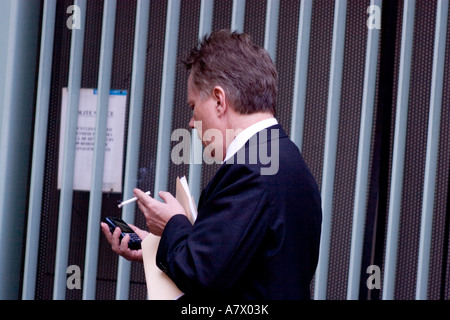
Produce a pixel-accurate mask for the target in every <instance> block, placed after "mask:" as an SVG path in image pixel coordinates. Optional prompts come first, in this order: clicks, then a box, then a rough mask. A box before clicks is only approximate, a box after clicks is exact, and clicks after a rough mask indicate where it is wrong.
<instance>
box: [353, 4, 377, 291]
mask: <svg viewBox="0 0 450 320" xmlns="http://www.w3.org/2000/svg"><path fill="white" fill-rule="evenodd" d="M370 4H371V6H376V8H378V9H379V10H381V5H382V1H381V0H372V1H371V3H370ZM369 8H370V7H369ZM368 13H369V14H370V11H369V12H368ZM379 37H380V30H378V29H369V30H368V31H367V48H366V65H365V72H364V88H363V100H362V108H361V124H360V129H359V130H360V132H359V146H358V165H357V169H356V185H355V203H354V206H353V225H352V241H351V248H350V264H349V275H348V287H347V299H352V300H356V299H358V296H359V281H360V274H361V259H362V244H363V240H364V239H363V237H364V221H365V217H366V197H367V188H368V175H369V160H370V144H371V141H372V125H373V108H374V102H375V85H376V76H377V62H378V42H379Z"/></svg>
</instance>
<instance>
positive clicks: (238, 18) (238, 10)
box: [231, 0, 245, 32]
mask: <svg viewBox="0 0 450 320" xmlns="http://www.w3.org/2000/svg"><path fill="white" fill-rule="evenodd" d="M244 20H245V0H233V11H232V13H231V31H237V32H244Z"/></svg>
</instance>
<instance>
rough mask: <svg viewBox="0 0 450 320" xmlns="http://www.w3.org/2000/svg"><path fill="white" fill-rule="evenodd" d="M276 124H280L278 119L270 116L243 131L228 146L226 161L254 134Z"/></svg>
mask: <svg viewBox="0 0 450 320" xmlns="http://www.w3.org/2000/svg"><path fill="white" fill-rule="evenodd" d="M276 124H278V121H277V119H275V118H269V119H265V120H262V121H259V122H257V123H254V124H252V125H251V126H249V127H248V128H246V129H245V130H243V131H241V132H240V133H239V134H238V135H237V136H236V137H235V138H234V140H233V141H232V142H231V143H230V145H229V146H228V148H227V154H226V155H225V160H224V161H227V160H228V159H230V158H231V157H232V156H233V155H234V154H235V153H236V152H238V150H239V149H241V148H242V147H243V146H244V145H245V144H246V143H247V141H248V140H250V138H251V137H252V136H253V135H255V134H257V133H258V132H259V131H261V130H264V129H266V128H269V127H271V126H273V125H276Z"/></svg>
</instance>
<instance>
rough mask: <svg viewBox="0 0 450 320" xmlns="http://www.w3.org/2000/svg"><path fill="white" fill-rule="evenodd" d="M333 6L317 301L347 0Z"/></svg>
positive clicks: (323, 270)
mask: <svg viewBox="0 0 450 320" xmlns="http://www.w3.org/2000/svg"><path fill="white" fill-rule="evenodd" d="M334 8H335V11H334V26H333V44H332V49H331V50H332V51H331V65H330V69H331V70H330V84H329V88H328V90H329V91H328V111H327V125H326V133H325V150H324V162H323V178H322V186H321V187H322V190H321V196H322V216H323V219H322V235H321V238H320V252H319V263H318V267H317V271H316V278H315V288H314V299H316V300H321V299H326V294H327V282H328V260H329V252H330V236H331V216H332V211H333V193H334V192H333V191H334V174H335V169H336V148H337V135H338V126H339V109H340V101H341V83H342V66H343V60H344V40H345V17H346V12H347V1H346V0H336V1H335V7H334Z"/></svg>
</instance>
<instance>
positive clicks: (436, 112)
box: [416, 0, 448, 300]
mask: <svg viewBox="0 0 450 320" xmlns="http://www.w3.org/2000/svg"><path fill="white" fill-rule="evenodd" d="M447 23H448V0H439V1H438V4H437V11H436V29H435V31H434V32H435V38H434V57H433V75H432V80H431V97H430V114H429V116H428V137H427V156H426V163H425V181H424V193H423V202H422V222H421V228H420V246H419V259H418V270H417V287H416V299H418V300H424V299H427V291H428V272H429V269H430V249H431V232H432V229H433V228H432V227H433V208H434V194H435V186H436V167H437V160H438V151H439V131H440V123H441V107H442V88H443V82H444V67H443V66H444V62H445V44H446V38H447Z"/></svg>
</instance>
